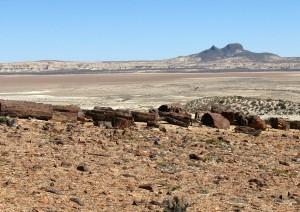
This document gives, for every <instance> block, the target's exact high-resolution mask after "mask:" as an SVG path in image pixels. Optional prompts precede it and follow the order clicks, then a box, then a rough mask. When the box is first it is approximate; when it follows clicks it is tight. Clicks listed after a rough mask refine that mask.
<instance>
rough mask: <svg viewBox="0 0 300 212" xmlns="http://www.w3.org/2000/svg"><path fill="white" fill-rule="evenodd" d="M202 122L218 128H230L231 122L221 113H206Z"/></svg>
mask: <svg viewBox="0 0 300 212" xmlns="http://www.w3.org/2000/svg"><path fill="white" fill-rule="evenodd" d="M201 122H202V124H204V125H206V126H210V127H215V128H218V129H229V128H230V122H229V121H228V119H226V118H225V117H224V116H222V115H221V114H219V113H210V112H209V113H205V114H204V115H203V116H202V119H201Z"/></svg>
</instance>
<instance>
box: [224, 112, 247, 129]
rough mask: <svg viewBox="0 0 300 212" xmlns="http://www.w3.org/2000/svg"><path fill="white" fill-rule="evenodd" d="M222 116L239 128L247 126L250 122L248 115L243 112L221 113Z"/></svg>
mask: <svg viewBox="0 0 300 212" xmlns="http://www.w3.org/2000/svg"><path fill="white" fill-rule="evenodd" d="M221 115H222V116H224V117H225V118H227V119H228V120H229V122H230V124H232V125H237V126H247V125H248V120H247V117H246V115H244V114H243V113H241V112H233V111H223V112H222V113H221Z"/></svg>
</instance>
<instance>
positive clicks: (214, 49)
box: [210, 45, 219, 51]
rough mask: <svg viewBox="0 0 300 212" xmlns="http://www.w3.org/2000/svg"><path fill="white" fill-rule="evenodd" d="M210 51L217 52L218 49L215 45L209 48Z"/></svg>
mask: <svg viewBox="0 0 300 212" xmlns="http://www.w3.org/2000/svg"><path fill="white" fill-rule="evenodd" d="M210 50H213V51H216V50H219V48H217V47H216V46H215V45H213V46H212V47H210Z"/></svg>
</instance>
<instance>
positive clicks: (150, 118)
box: [131, 111, 158, 122]
mask: <svg viewBox="0 0 300 212" xmlns="http://www.w3.org/2000/svg"><path fill="white" fill-rule="evenodd" d="M131 113H132V116H133V119H134V121H135V122H156V121H157V119H158V114H157V113H145V112H138V111H132V112H131Z"/></svg>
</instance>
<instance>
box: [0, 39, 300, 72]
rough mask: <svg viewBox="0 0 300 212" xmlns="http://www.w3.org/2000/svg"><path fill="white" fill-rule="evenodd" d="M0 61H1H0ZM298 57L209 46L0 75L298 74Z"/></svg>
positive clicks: (39, 64)
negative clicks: (164, 55) (150, 57)
mask: <svg viewBox="0 0 300 212" xmlns="http://www.w3.org/2000/svg"><path fill="white" fill-rule="evenodd" d="M0 60H1V58H0ZM299 70H300V58H297V57H293V58H288V57H280V56H278V55H276V54H272V53H254V52H251V51H249V50H246V49H244V47H243V46H242V45H241V44H238V43H233V44H228V45H227V46H225V47H224V48H217V47H216V46H212V47H211V48H210V49H207V50H204V51H202V52H200V53H197V54H192V55H188V56H179V57H176V58H172V59H166V60H155V61H154V60H149V61H104V62H75V61H57V60H42V61H33V62H17V63H0V74H76V73H115V72H117V73H118V72H119V73H126V72H129V73H130V72H146V73H147V72H170V73H177V72H181V73H189V72H226V71H299Z"/></svg>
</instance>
